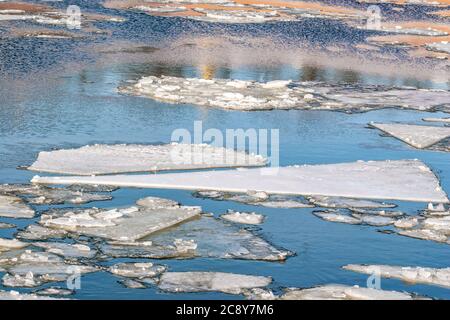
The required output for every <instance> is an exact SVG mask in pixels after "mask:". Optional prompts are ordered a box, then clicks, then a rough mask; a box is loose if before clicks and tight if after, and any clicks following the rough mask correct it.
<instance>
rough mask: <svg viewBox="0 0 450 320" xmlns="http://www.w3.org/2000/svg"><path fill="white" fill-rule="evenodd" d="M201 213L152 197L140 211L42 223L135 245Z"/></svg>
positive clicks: (73, 215)
mask: <svg viewBox="0 0 450 320" xmlns="http://www.w3.org/2000/svg"><path fill="white" fill-rule="evenodd" d="M200 212H201V209H200V208H199V207H184V206H179V205H178V204H177V203H176V202H171V201H170V200H166V199H160V198H152V197H149V198H145V199H141V200H139V201H138V202H137V206H136V207H130V208H123V209H112V210H100V209H86V210H79V211H77V212H67V213H65V214H64V215H62V216H55V217H53V216H50V215H45V216H43V217H42V218H41V221H40V223H41V224H42V225H43V226H45V227H49V228H54V229H63V230H66V231H71V232H75V233H77V234H83V235H87V236H92V237H100V238H106V239H110V240H117V241H134V240H137V239H140V238H143V237H145V236H148V235H150V234H151V233H154V232H156V231H159V230H162V229H166V228H169V227H171V226H174V225H176V224H179V223H181V222H184V221H186V220H189V219H191V218H194V217H196V216H198V215H199V214H200Z"/></svg>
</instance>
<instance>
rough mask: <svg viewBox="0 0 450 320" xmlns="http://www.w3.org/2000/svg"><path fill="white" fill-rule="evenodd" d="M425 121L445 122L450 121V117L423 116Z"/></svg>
mask: <svg viewBox="0 0 450 320" xmlns="http://www.w3.org/2000/svg"><path fill="white" fill-rule="evenodd" d="M422 120H423V121H427V122H443V123H450V118H423V119H422Z"/></svg>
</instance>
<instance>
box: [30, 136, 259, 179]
mask: <svg viewBox="0 0 450 320" xmlns="http://www.w3.org/2000/svg"><path fill="white" fill-rule="evenodd" d="M264 164H265V159H264V158H263V157H260V156H257V155H249V154H247V153H245V152H238V151H234V150H231V149H225V148H219V147H213V146H210V145H203V144H195V145H190V144H175V143H174V144H167V145H92V146H89V145H88V146H84V147H81V148H78V149H68V150H56V151H49V152H44V151H43V152H40V153H39V156H38V158H37V160H36V162H34V163H33V164H32V165H31V166H30V167H28V170H33V171H43V172H52V173H64V174H78V175H96V174H109V173H128V172H144V171H152V172H153V171H161V170H183V169H201V168H221V167H243V166H262V165H264Z"/></svg>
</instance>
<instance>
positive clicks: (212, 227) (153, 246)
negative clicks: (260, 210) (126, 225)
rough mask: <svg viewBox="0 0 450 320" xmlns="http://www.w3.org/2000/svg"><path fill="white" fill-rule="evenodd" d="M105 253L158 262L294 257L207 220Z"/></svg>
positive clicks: (112, 244) (110, 247) (245, 232)
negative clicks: (172, 259) (175, 259)
mask: <svg viewBox="0 0 450 320" xmlns="http://www.w3.org/2000/svg"><path fill="white" fill-rule="evenodd" d="M149 240H150V241H149ZM174 240H175V241H174ZM101 251H102V252H103V253H104V254H106V255H109V256H112V257H130V258H154V259H165V258H166V259H167V258H179V259H186V258H193V257H203V258H222V259H246V260H264V261H283V260H285V259H286V258H287V257H288V256H290V255H292V252H289V251H286V250H281V249H277V248H275V247H274V246H272V245H271V244H269V243H268V242H267V241H265V240H264V239H262V238H260V237H258V236H256V235H254V234H253V233H252V232H250V231H248V230H244V229H239V228H237V227H236V226H233V225H229V224H227V223H225V222H223V221H221V220H219V219H215V218H212V217H207V216H202V217H201V218H200V219H194V220H190V221H187V222H185V223H183V224H180V225H178V226H177V227H176V228H170V229H167V230H165V232H160V233H155V234H152V235H150V236H149V237H147V238H146V241H145V242H140V241H136V242H133V243H127V242H122V243H120V242H117V241H115V242H110V243H108V244H104V245H102V246H101Z"/></svg>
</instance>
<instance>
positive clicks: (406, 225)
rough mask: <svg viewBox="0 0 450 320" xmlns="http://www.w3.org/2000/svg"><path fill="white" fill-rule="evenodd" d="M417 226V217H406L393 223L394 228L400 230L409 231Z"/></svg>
mask: <svg viewBox="0 0 450 320" xmlns="http://www.w3.org/2000/svg"><path fill="white" fill-rule="evenodd" d="M418 224H419V219H418V218H417V217H406V218H402V219H398V220H397V221H395V222H394V226H395V227H396V228H400V229H411V228H414V227H415V226H417V225H418Z"/></svg>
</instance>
